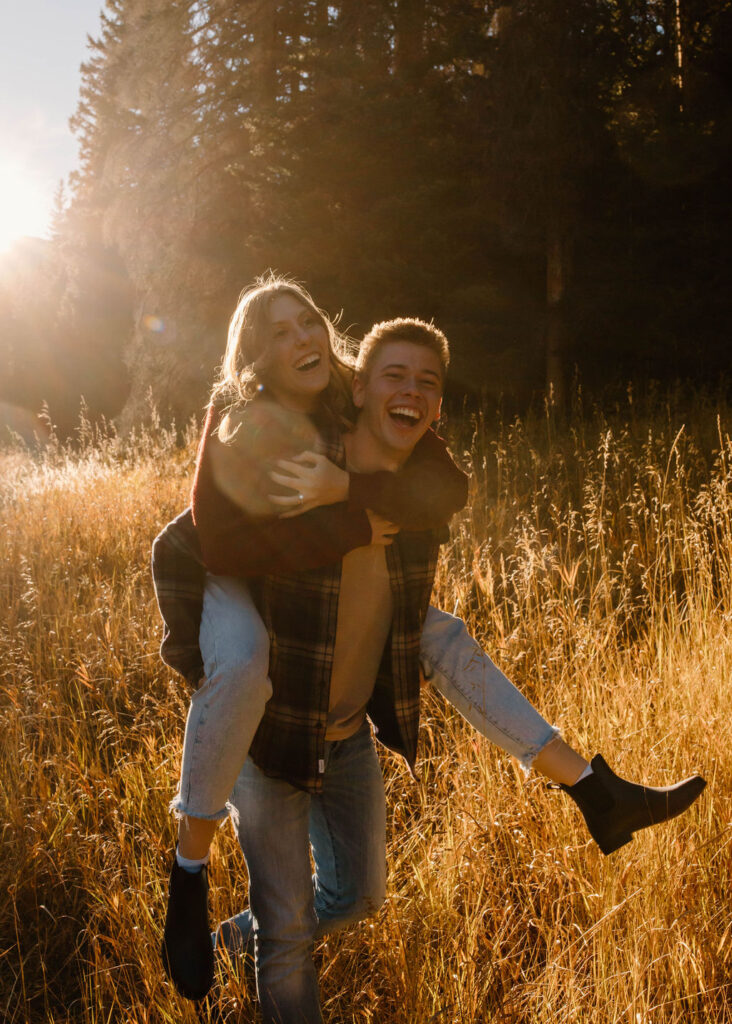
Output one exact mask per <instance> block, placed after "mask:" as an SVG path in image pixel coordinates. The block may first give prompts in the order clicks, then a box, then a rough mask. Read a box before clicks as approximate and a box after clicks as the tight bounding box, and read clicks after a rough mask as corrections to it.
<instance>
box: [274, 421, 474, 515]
mask: <svg viewBox="0 0 732 1024" xmlns="http://www.w3.org/2000/svg"><path fill="white" fill-rule="evenodd" d="M278 466H279V468H280V472H277V471H272V472H271V473H270V477H271V478H272V480H274V481H275V483H277V484H280V485H281V486H283V487H289V488H290V491H289V492H288V493H286V494H283V495H270V496H269V497H270V501H271V502H272V503H273V504H274V505H278V506H279V507H280V508H282V509H284V512H283V513H282V514H283V517H284V518H290V517H295V516H299V515H301V514H303V513H304V512H305V511H308V510H310V509H312V508H316V507H318V506H320V505H328V504H331V503H335V502H340V501H345V500H346V499H348V501H349V502H350V503H351V505H352V506H353V507H355V508H369V509H373V510H374V511H375V512H378V513H379V514H380V515H382V516H384V517H385V518H386V519H389V520H391V522H393V523H396V524H397V525H399V526H400V527H403V528H404V529H406V530H434V529H437V528H438V527H440V526H443V525H444V524H445V523H447V522H448V521H449V520H450V518H451V517H452V516H453V514H454V513H455V512H457V511H459V510H460V509H461V508H462V507H463V505H464V504H465V502H466V501H467V497H468V478H467V476H466V475H465V473H463V472H462V470H461V469H459V468H458V467H457V466H456V465H455V463H454V462H453V459H452V456H451V455H450V452H449V451H448V450H447V445H446V444H445V442H444V441H443V440H442V438H440V437H438V436H437V434H435V433H434V431H432V430H428V431H427V433H426V434H425V435H424V437H423V438H421V440H420V441H419V443H418V444H417V446H416V448H415V450H414V452H413V453H412V455H411V456H410V457H409V459H408V460H407V462H406V463H405V465H404V466H403V467H402V468H401V469H400V470H398V471H397V472H395V473H390V472H386V471H381V472H378V473H350V474H347V473H346V472H345V470H342V469H339V468H338V467H337V466H335V465H333V463H332V462H329V461H328V459H326V458H325V457H324V456H323V455H316V454H315V453H313V452H304V453H303V454H302V455H299V456H295V457H294V458H292V459H287V460H281V461H280V462H279V463H278ZM292 491H294V492H299V496H298V493H295V494H294V495H293V493H292ZM302 499H304V500H302Z"/></svg>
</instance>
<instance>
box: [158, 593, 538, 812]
mask: <svg viewBox="0 0 732 1024" xmlns="http://www.w3.org/2000/svg"><path fill="white" fill-rule="evenodd" d="M199 643H200V646H201V654H202V655H203V661H204V670H205V676H204V679H203V681H202V685H201V686H200V687H199V689H198V690H197V691H196V692H195V693H194V694H193V697H192V698H191V705H190V708H189V711H188V720H187V722H186V732H185V738H184V742H183V760H182V764H181V778H180V785H179V788H178V793H177V794H176V797H175V799H174V800H173V802H172V804H171V808H172V809H173V810H175V811H177V812H178V813H179V814H186V815H191V816H192V817H194V818H209V819H219V818H225V817H226V816H227V815H228V814H229V812H230V811H231V808H232V805H231V803H230V802H229V796H230V794H231V790H232V788H233V786H234V782H235V780H236V778H237V775H238V774H239V770H240V768H241V766H242V764H243V763H244V759H245V758H246V756H247V753H248V751H249V746H250V744H251V741H252V738H253V737H254V733H255V732H256V730H257V726H258V725H259V722H260V720H261V718H262V715H263V713H264V706H265V704H266V702H267V701H268V700H269V697H270V696H271V693H272V685H271V683H270V681H269V678H268V677H267V670H268V663H269V639H268V636H267V631H266V630H265V628H264V625H263V623H262V620H261V619H260V617H259V613H258V612H257V609H256V608H255V606H254V603H253V601H252V599H251V597H250V595H249V590H248V588H247V586H246V583H245V582H244V581H243V580H239V579H234V578H233V577H229V576H208V577H207V578H206V589H205V593H204V602H203V615H202V617H201V630H200V634H199ZM420 660H421V662H422V667H423V670H424V674H425V676H426V678H427V679H429V681H430V683H431V684H432V686H434V687H435V689H436V690H438V691H439V692H440V693H441V694H442V695H443V696H444V697H445V699H446V700H448V701H449V702H450V703H451V704H452V705H453V706H454V707H455V708H457V710H458V711H459V712H460V714H461V715H463V717H464V718H466V719H467V720H468V721H469V722H470V724H471V725H472V726H474V727H475V729H477V731H478V732H479V733H481V735H483V736H485V737H487V739H489V740H491V742H493V743H496V744H497V745H498V746H499V747H501V749H502V750H505V751H507V753H509V754H512V755H513V756H514V757H516V758H518V760H519V761H520V762H521V764H523V765H524V767H525V768H529V767H530V765H531V763H532V761H533V759H534V758H535V757H536V755H537V754H538V753H539V751H540V750H542V749H543V748H544V747H545V746H546V744H547V743H549V742H550V740H552V739H553V738H554V737H555V736H556V735H557V729H555V728H554V726H552V725H550V724H549V723H548V722H547V721H546V719H545V718H543V717H542V716H541V715H540V714H539V712H538V711H537V710H536V708H534V707H533V706H532V705H531V704H530V703H529V702H528V701H527V700H526V698H525V697H524V696H523V694H522V693H521V692H520V691H519V690H517V689H516V687H515V686H514V685H513V683H511V682H510V680H509V679H507V678H506V676H505V675H504V674H503V672H501V670H500V669H499V668H498V667H497V666H496V665H494V664H493V662H492V661H491V659H490V658H489V657H488V655H487V654H486V653H485V651H483V650H482V648H481V647H480V645H479V644H478V643H476V641H475V640H474V639H473V637H472V636H471V635H470V634H469V633H468V631H467V628H466V626H465V623H464V622H463V621H462V619H457V618H455V617H454V616H453V615H448V614H447V612H443V611H440V610H439V609H437V608H429V610H428V612H427V617H426V619H425V624H424V628H423V630H422V642H421V647H420Z"/></svg>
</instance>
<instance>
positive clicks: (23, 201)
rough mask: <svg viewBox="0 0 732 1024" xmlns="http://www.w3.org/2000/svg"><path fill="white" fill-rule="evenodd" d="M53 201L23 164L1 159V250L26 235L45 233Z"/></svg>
mask: <svg viewBox="0 0 732 1024" xmlns="http://www.w3.org/2000/svg"><path fill="white" fill-rule="evenodd" d="M50 207H51V200H50V197H49V195H48V194H47V193H46V190H45V189H44V187H43V185H42V184H41V182H39V181H38V180H37V178H35V177H34V175H33V174H32V173H31V172H30V171H29V170H28V169H27V168H25V167H24V166H23V165H22V164H20V163H18V162H16V161H12V160H7V159H3V160H0V252H4V251H5V250H6V249H7V248H8V247H9V246H10V245H11V244H12V243H13V242H14V241H15V240H16V239H18V238H21V237H22V236H23V235H45V234H46V231H47V229H48V220H49V215H50Z"/></svg>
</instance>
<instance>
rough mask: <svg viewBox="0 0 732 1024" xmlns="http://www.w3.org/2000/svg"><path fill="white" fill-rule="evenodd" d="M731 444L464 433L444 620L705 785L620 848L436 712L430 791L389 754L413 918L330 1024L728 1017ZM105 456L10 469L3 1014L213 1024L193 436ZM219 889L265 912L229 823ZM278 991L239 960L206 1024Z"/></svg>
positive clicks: (594, 726) (600, 740) (702, 419)
mask: <svg viewBox="0 0 732 1024" xmlns="http://www.w3.org/2000/svg"><path fill="white" fill-rule="evenodd" d="M731 423H732V416H731V415H730V410H729V409H726V408H721V409H719V408H717V407H715V405H714V403H713V402H711V400H705V399H703V397H701V398H698V399H697V400H695V401H694V402H692V403H690V404H687V405H686V406H685V407H683V408H682V406H681V405H680V404H679V403H678V402H675V401H673V400H669V401H667V402H665V403H664V402H663V401H661V400H660V399H659V400H657V401H656V403H655V404H654V405H653V407H652V408H651V409H650V410H649V409H646V410H641V411H639V410H637V408H636V406H635V405H634V404H632V403H631V404H626V405H625V406H624V407H623V408H620V409H618V410H617V412H616V413H615V414H613V416H611V417H607V416H603V415H601V414H600V413H598V412H597V411H596V410H589V411H587V410H585V411H584V413H582V411H581V410H580V411H578V412H577V414H576V415H575V416H574V418H573V420H572V422H571V423H570V424H569V425H568V426H564V427H559V426H558V425H557V424H556V423H555V422H554V421H553V419H552V418H551V417H546V418H542V417H535V418H533V419H528V420H525V421H523V422H522V421H516V422H514V423H511V424H507V425H501V424H499V423H491V422H486V420H485V419H483V418H476V417H474V418H472V419H470V420H467V419H466V421H465V423H463V424H462V426H461V428H460V430H458V431H457V435H458V436H457V441H456V444H455V448H456V449H457V450H458V452H460V453H462V451H463V450H464V451H465V453H466V458H467V459H468V460H469V462H470V464H471V467H472V471H473V479H474V487H473V493H472V501H471V507H470V508H469V509H468V510H467V511H466V512H465V513H464V514H463V515H462V516H461V517H460V518H459V520H458V521H457V522H456V524H455V528H454V540H453V542H452V543H451V545H450V546H449V548H447V549H446V551H445V553H444V557H443V560H442V563H441V568H440V573H439V578H438V583H437V588H436V598H437V600H438V601H439V602H440V603H441V604H442V605H443V606H444V607H446V608H448V609H449V610H451V611H452V610H453V609H454V608H457V609H458V612H459V614H461V615H462V616H463V617H464V618H465V619H466V620H467V621H468V623H469V625H470V627H471V629H472V630H473V631H474V633H475V635H476V636H477V637H478V638H479V639H480V640H481V641H482V642H483V643H484V644H485V646H486V648H487V649H488V650H489V651H490V652H491V653H492V655H493V656H494V658H495V660H497V661H498V662H499V663H500V664H501V665H502V666H503V667H504V668H505V670H506V671H507V672H508V674H509V675H510V676H511V677H512V678H513V679H514V680H515V681H516V682H517V684H518V685H520V686H521V687H522V688H523V689H524V690H525V692H526V693H527V694H528V695H530V697H531V698H532V699H533V700H534V701H535V703H536V704H537V705H538V706H539V708H540V709H541V710H542V711H543V712H544V713H545V714H546V715H547V717H549V718H550V719H551V720H553V721H554V722H556V723H557V724H559V725H560V726H561V728H562V730H563V732H564V734H565V736H566V737H567V738H568V739H569V740H570V741H571V742H572V743H573V744H574V745H575V746H577V747H578V748H580V749H581V750H582V751H584V752H586V753H592V752H594V751H595V750H602V751H603V752H604V754H605V756H606V757H607V758H608V760H610V762H611V763H612V764H613V765H614V766H615V767H616V768H617V769H618V770H619V771H620V772H621V773H622V774H624V775H626V776H631V777H633V778H643V779H646V780H648V781H650V782H657V783H662V782H664V781H668V780H671V779H676V778H678V777H681V776H684V775H686V774H690V773H691V772H692V771H696V770H702V771H703V772H704V773H705V775H706V776H707V778H708V780H709V783H710V785H709V788H708V789H707V791H706V793H705V794H704V796H703V797H702V798H701V800H700V801H699V802H698V804H696V805H695V806H694V807H693V808H692V810H691V811H690V812H689V813H687V814H686V815H685V816H684V817H683V818H681V819H679V820H676V821H674V822H672V823H670V824H669V825H668V826H666V827H662V828H659V829H655V830H651V831H647V832H645V833H643V834H641V835H640V836H639V837H637V838H636V840H635V841H634V842H633V843H632V844H631V845H630V846H628V847H625V848H624V849H622V850H621V851H619V852H618V853H616V854H615V855H613V856H612V857H610V858H608V859H605V858H603V857H602V856H601V855H600V854H599V852H598V850H597V849H596V847H595V846H594V845H593V844H592V843H591V842H590V841H589V840H588V836H587V833H586V831H585V829H584V827H583V825H582V823H581V819H580V818H579V815H578V813H577V812H576V810H575V808H574V807H573V805H571V803H570V802H569V801H568V800H567V798H566V797H565V796H564V795H563V794H561V793H556V792H547V791H546V790H545V789H544V787H543V785H542V784H541V782H540V781H539V780H538V779H536V778H533V777H532V778H529V779H528V781H527V780H525V778H524V776H523V773H522V771H521V770H520V769H519V768H518V767H517V765H516V764H515V762H513V761H511V759H510V758H508V756H507V755H505V754H502V753H501V752H500V751H498V750H497V749H495V748H493V747H491V746H490V745H489V744H488V743H487V742H485V741H484V740H482V739H480V738H477V737H476V736H475V734H474V733H472V732H471V730H470V728H469V727H468V726H467V725H466V724H465V723H463V722H462V720H461V719H459V718H458V717H457V716H456V715H455V714H454V712H452V711H451V710H450V708H448V707H446V706H445V705H444V704H443V703H440V701H439V699H438V698H436V697H433V696H430V695H427V696H426V706H425V716H424V729H423V738H422V746H421V761H420V763H419V766H418V776H419V781H418V783H416V784H415V783H414V782H413V781H412V780H410V779H409V777H408V776H407V774H406V773H405V770H404V769H403V767H402V766H401V764H400V763H398V762H397V761H396V760H395V759H393V758H390V757H389V758H386V759H385V769H386V775H387V789H388V815H389V896H388V899H387V903H386V905H385V907H384V908H383V910H382V911H381V912H380V914H379V915H378V917H376V918H375V919H374V920H373V921H370V922H367V923H365V924H363V925H361V926H358V927H356V928H354V929H352V930H351V931H349V932H346V933H344V934H343V935H340V936H337V937H333V938H331V939H330V940H329V941H328V942H327V943H324V944H322V945H321V946H320V948H319V949H318V950H317V952H316V956H317V960H318V964H319V969H320V977H321V988H322V993H323V1000H324V1005H325V1013H326V1019H328V1020H331V1021H335V1022H342V1021H343V1022H345V1021H349V1022H350V1021H358V1022H368V1021H372V1022H378V1024H392V1022H393V1024H397V1022H398V1024H407V1022H409V1024H427V1022H435V1024H437V1022H440V1024H447V1022H460V1024H463V1022H468V1021H478V1022H482V1021H489V1020H495V1021H505V1022H509V1021H510V1022H516V1024H518V1022H521V1024H529V1022H531V1024H549V1022H551V1024H569V1022H577V1024H579V1022H583V1024H584V1022H588V1024H589V1022H592V1024H606V1022H607V1024H610V1022H628V1024H651V1022H654V1024H655V1022H677V1021H678V1022H681V1021H690V1020H696V1019H699V1020H704V1021H709V1022H715V1024H721V1022H723V1021H727V1020H732V989H731V988H730V983H731V980H732V979H731V971H730V968H731V966H732V953H731V952H730V951H731V949H732V910H731V909H730V907H731V905H730V874H731V873H732V856H731V854H730V838H731V837H732V828H731V827H730V817H731V815H730V811H731V809H732V800H731V797H732V779H731V778H730V771H729V756H728V752H729V750H730V748H731V747H732V735H731V731H732V730H731V726H730V714H729V700H730V688H729V684H728V680H729V678H730V670H731V669H732V619H731V616H732V592H731V585H732V573H731V569H730V563H731V557H732V489H731V484H732V443H731V442H730V437H729V427H730V424H731ZM81 441H82V443H81V444H80V446H79V447H78V448H77V450H76V451H75V453H72V452H71V451H69V450H64V449H63V448H60V447H58V446H55V447H52V448H51V449H49V450H47V451H46V452H45V453H44V454H42V455H38V456H32V455H31V454H28V453H24V452H23V451H21V450H15V451H7V452H6V453H5V454H3V455H2V456H1V459H2V462H1V464H0V508H1V509H2V529H1V530H0V565H1V567H2V568H1V570H0V571H1V573H2V575H1V576H0V581H1V582H0V587H1V593H2V607H3V623H2V627H1V632H0V680H1V690H0V721H1V728H2V769H1V770H0V793H1V800H2V803H1V805H0V822H1V823H2V835H3V843H2V860H1V861H0V875H1V877H2V891H3V892H6V893H7V897H6V898H5V899H4V900H3V901H2V902H1V903H0V1016H1V1017H2V1020H3V1021H6V1022H7V1024H20V1022H26V1021H27V1022H41V1021H43V1022H46V1021H53V1022H58V1024H60V1022H63V1021H79V1022H84V1024H102V1022H104V1024H106V1022H118V1021H124V1022H130V1024H133V1022H134V1024H142V1022H156V1024H157V1022H160V1024H163V1022H166V1024H167V1022H173V1021H176V1022H179V1021H183V1022H187V1021H194V1020H196V1019H197V1015H196V1012H195V1010H194V1009H193V1007H192V1006H191V1005H190V1004H187V1003H185V1002H184V1001H182V1000H180V999H179V998H178V997H177V996H176V995H175V993H174V992H173V991H172V990H171V988H170V986H169V985H168V984H167V983H166V982H165V981H164V980H163V978H162V976H161V970H160V962H159V957H158V947H159V941H160V934H161V923H162V922H161V917H162V913H163V906H164V899H163V894H164V886H165V882H166V875H167V871H168V866H169V860H170V851H171V848H172V845H173V827H172V823H171V820H170V816H169V814H168V811H167V805H168V801H169V799H170V797H171V795H172V792H173V790H174V786H175V780H176V771H177V767H178V761H179V756H180V748H181V739H182V727H183V722H184V715H185V709H186V704H187V694H186V692H185V688H184V686H183V684H182V683H181V682H180V681H179V680H176V679H173V678H171V675H170V674H169V673H168V672H167V671H166V670H165V668H164V666H163V665H162V663H161V662H160V661H159V659H158V656H157V645H158V642H159V622H158V616H157V611H156V608H155V604H154V599H153V594H152V588H151V583H150V578H149V572H148V558H149V550H150V543H151V540H152V538H153V536H154V535H155V533H156V532H157V531H158V529H159V528H160V526H161V525H162V524H163V523H164V522H165V521H166V520H167V519H168V518H170V517H171V516H172V515H173V514H174V513H176V512H177V511H178V510H180V509H181V508H182V507H183V505H184V504H185V503H186V500H187V492H188V488H189V483H190V473H191V468H192V458H193V446H192V444H189V445H188V447H187V448H185V449H183V450H179V449H177V448H176V447H175V445H174V443H173V438H172V436H171V435H167V434H165V432H164V431H161V430H159V429H157V430H155V429H153V430H152V431H151V432H148V433H147V434H145V435H143V436H140V437H138V438H133V439H131V440H130V441H128V442H126V444H125V445H122V444H121V443H119V442H117V441H116V440H115V439H114V437H110V436H107V437H106V438H104V437H94V436H93V434H92V432H90V431H89V430H88V429H85V430H84V431H83V437H82V439H81ZM211 876H212V903H213V911H214V914H215V915H216V916H218V917H224V916H228V915H229V914H231V913H232V912H235V911H236V910H238V909H240V908H241V906H242V905H243V904H244V901H245V897H246V884H245V877H244V872H243V866H242V860H241V856H240V854H239V852H238V848H237V847H236V845H235V842H234V840H233V838H232V836H231V834H230V832H229V831H228V830H222V831H221V833H220V836H219V839H218V841H217V852H216V854H215V858H214V863H213V867H212V872H211ZM251 992H252V979H251V977H250V976H248V975H247V972H246V971H245V970H242V969H241V965H239V964H234V965H223V966H222V969H221V973H220V988H219V990H218V995H217V998H216V1000H215V1003H214V1010H212V1011H211V1012H212V1018H211V1019H214V1018H213V1014H214V1011H216V1012H218V1014H219V1019H224V1020H228V1021H235V1020H241V1021H249V1020H254V1019H255V1016H254V1013H255V1011H254V1003H253V1001H252V995H251Z"/></svg>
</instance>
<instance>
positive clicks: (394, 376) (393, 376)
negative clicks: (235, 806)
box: [385, 373, 402, 380]
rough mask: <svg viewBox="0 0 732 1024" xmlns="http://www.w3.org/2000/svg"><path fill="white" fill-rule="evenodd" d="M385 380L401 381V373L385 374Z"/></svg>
mask: <svg viewBox="0 0 732 1024" xmlns="http://www.w3.org/2000/svg"><path fill="white" fill-rule="evenodd" d="M385 376H386V379H387V380H401V379H402V375H401V373H387V374H385Z"/></svg>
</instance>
